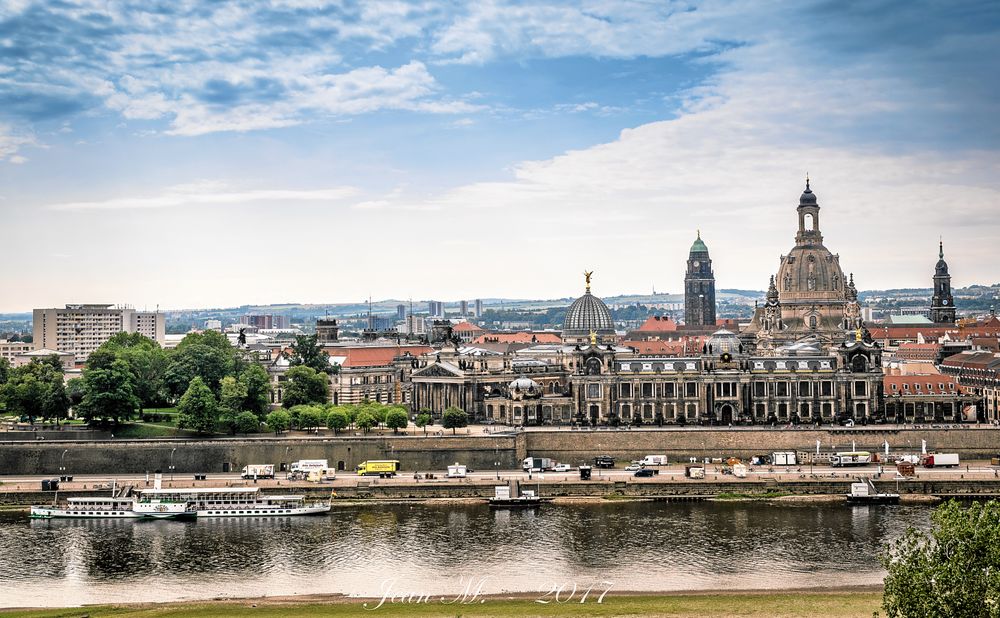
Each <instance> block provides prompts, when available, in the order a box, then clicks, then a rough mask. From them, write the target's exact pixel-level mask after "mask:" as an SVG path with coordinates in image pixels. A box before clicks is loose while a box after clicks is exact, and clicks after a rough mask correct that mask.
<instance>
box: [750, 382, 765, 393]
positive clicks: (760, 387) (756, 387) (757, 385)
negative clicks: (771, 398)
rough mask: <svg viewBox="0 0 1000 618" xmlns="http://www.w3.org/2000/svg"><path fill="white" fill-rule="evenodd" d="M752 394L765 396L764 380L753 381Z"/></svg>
mask: <svg viewBox="0 0 1000 618" xmlns="http://www.w3.org/2000/svg"><path fill="white" fill-rule="evenodd" d="M753 396H754V397H765V396H767V383H766V382H754V383H753Z"/></svg>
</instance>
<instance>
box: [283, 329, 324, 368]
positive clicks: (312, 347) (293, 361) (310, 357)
mask: <svg viewBox="0 0 1000 618" xmlns="http://www.w3.org/2000/svg"><path fill="white" fill-rule="evenodd" d="M288 362H289V364H290V365H291V366H292V367H302V366H304V367H310V368H311V369H313V370H315V371H318V372H321V373H326V374H330V373H333V368H332V367H331V365H330V357H329V356H328V355H327V353H326V352H325V351H324V350H323V346H321V345H320V344H319V337H317V336H316V335H295V343H293V344H292V354H291V356H290V357H289V358H288Z"/></svg>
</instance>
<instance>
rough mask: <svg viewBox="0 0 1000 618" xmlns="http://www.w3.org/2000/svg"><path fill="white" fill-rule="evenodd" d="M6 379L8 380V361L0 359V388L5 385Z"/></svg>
mask: <svg viewBox="0 0 1000 618" xmlns="http://www.w3.org/2000/svg"><path fill="white" fill-rule="evenodd" d="M8 378H10V361H8V360H7V359H6V358H0V386H3V385H4V384H6V383H7V379H8Z"/></svg>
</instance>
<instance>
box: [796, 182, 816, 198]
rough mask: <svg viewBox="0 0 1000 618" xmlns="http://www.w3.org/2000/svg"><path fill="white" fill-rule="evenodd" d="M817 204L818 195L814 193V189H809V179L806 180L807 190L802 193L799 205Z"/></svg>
mask: <svg viewBox="0 0 1000 618" xmlns="http://www.w3.org/2000/svg"><path fill="white" fill-rule="evenodd" d="M815 203H816V194H815V193H813V192H812V189H810V188H809V179H808V178H806V190H805V191H803V192H802V196H801V197H799V204H800V205H807V204H815Z"/></svg>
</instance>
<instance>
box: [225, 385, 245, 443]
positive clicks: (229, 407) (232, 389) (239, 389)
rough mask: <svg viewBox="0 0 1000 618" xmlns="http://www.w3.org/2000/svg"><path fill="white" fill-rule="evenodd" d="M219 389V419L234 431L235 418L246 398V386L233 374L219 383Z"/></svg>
mask: <svg viewBox="0 0 1000 618" xmlns="http://www.w3.org/2000/svg"><path fill="white" fill-rule="evenodd" d="M219 390H220V393H219V420H220V421H221V422H222V424H223V425H225V426H226V427H227V428H228V429H229V431H231V432H232V433H236V431H237V430H238V427H237V418H238V417H239V416H240V413H241V412H242V411H243V404H244V402H245V401H246V398H247V392H246V387H245V386H244V385H243V383H242V382H239V381H237V379H236V378H234V377H233V376H226V377H224V378H222V381H221V382H220V383H219Z"/></svg>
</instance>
